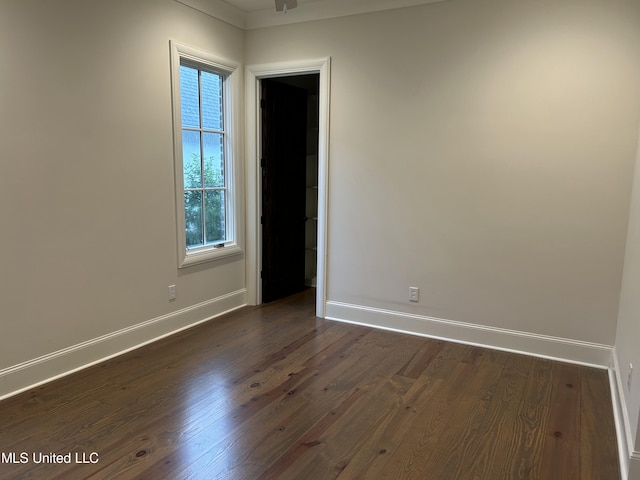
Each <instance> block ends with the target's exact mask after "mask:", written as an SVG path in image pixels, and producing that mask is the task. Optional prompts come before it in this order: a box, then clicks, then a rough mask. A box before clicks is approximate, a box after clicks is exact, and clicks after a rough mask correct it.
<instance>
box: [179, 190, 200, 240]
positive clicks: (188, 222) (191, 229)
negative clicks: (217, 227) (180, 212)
mask: <svg viewBox="0 0 640 480" xmlns="http://www.w3.org/2000/svg"><path fill="white" fill-rule="evenodd" d="M184 223H185V226H186V231H187V247H189V248H190V247H197V246H200V245H203V244H204V237H203V231H202V192H201V191H198V192H184Z"/></svg>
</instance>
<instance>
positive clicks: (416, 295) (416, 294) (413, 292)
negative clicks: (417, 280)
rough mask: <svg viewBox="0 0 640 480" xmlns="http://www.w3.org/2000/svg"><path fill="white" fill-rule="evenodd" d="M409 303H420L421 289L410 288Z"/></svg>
mask: <svg viewBox="0 0 640 480" xmlns="http://www.w3.org/2000/svg"><path fill="white" fill-rule="evenodd" d="M409 301H410V302H419V301H420V289H419V288H418V287H409Z"/></svg>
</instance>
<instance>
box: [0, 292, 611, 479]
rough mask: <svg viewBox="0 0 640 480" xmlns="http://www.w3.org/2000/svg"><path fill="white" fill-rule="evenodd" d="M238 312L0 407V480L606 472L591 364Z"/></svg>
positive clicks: (607, 411)
mask: <svg viewBox="0 0 640 480" xmlns="http://www.w3.org/2000/svg"><path fill="white" fill-rule="evenodd" d="M314 299H315V297H314V291H313V290H307V291H305V292H302V293H301V294H298V295H294V296H292V297H289V298H287V299H283V300H282V301H277V302H272V303H270V304H267V305H262V306H259V307H246V308H243V309H240V310H237V311H235V312H232V313H230V314H228V315H224V316H222V317H220V318H217V319H214V320H212V321H210V322H206V323H204V324H202V325H200V326H197V327H194V328H191V329H188V330H185V331H183V332H180V333H179V334H176V335H173V336H171V337H167V338H165V339H162V340H160V341H158V342H155V343H153V344H150V345H147V346H145V347H141V348H139V349H137V350H134V351H132V352H129V353H127V354H125V355H122V356H119V357H116V358H113V359H110V360H108V361H106V362H103V363H101V364H98V365H95V366H93V367H91V368H88V369H86V370H83V371H80V372H78V373H76V374H74V375H70V376H68V377H65V378H62V379H60V380H57V381H55V382H51V383H49V384H47V385H43V386H40V387H37V388H34V389H31V390H30V391H27V392H25V393H23V394H21V395H17V396H15V397H12V398H9V399H7V400H5V401H3V402H0V451H1V452H3V453H5V454H6V453H7V452H16V453H18V454H19V453H20V452H29V453H34V452H35V453H38V452H41V453H50V452H57V453H66V452H71V453H73V454H75V453H76V452H77V453H79V454H82V453H84V454H88V453H91V452H97V454H98V455H99V461H98V463H96V464H76V463H74V462H72V463H61V464H46V463H35V462H33V461H30V462H28V463H25V464H22V463H8V462H6V461H5V462H4V463H0V480H5V479H7V480H8V479H11V480H16V479H36V480H86V479H92V480H104V479H118V480H134V479H153V480H156V479H169V480H183V479H194V480H201V479H207V480H208V479H229V480H238V479H248V480H254V479H272V478H273V479H275V478H277V479H280V478H284V479H286V480H297V479H302V480H307V479H310V478H313V480H324V479H335V478H339V479H340V480H351V479H367V480H368V479H374V480H376V479H382V480H387V479H394V478H406V479H409V478H413V479H424V478H429V479H432V478H433V479H438V478H440V479H448V480H466V479H474V480H477V479H482V480H484V479H490V480H494V479H505V480H506V479H509V480H511V479H540V480H556V479H562V480H595V479H605V478H606V479H607V480H614V479H617V478H619V477H620V471H619V466H618V457H617V448H616V435H615V425H614V422H613V415H612V406H611V396H610V395H611V394H610V391H609V382H608V377H607V372H606V370H597V369H591V368H587V367H582V366H576V365H568V364H563V363H558V362H554V361H551V360H546V359H536V358H532V357H527V356H523V355H515V354H512V353H509V352H502V351H495V350H487V349H483V348H480V347H477V346H469V345H461V344H456V343H451V342H445V341H442V340H431V339H427V338H422V337H417V336H410V335H404V334H400V333H393V332H388V331H383V330H376V329H372V328H368V327H362V326H358V325H352V324H346V323H339V322H332V321H327V320H323V319H318V318H316V317H315V315H314V309H315V305H314Z"/></svg>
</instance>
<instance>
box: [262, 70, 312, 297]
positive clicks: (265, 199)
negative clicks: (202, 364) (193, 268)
mask: <svg viewBox="0 0 640 480" xmlns="http://www.w3.org/2000/svg"><path fill="white" fill-rule="evenodd" d="M319 83H320V76H319V74H307V75H295V76H286V77H278V78H266V79H262V80H261V99H260V106H261V138H262V142H261V143H262V144H261V162H260V165H261V171H262V176H261V177H262V178H261V182H262V188H261V190H262V199H261V200H262V211H261V224H262V274H261V278H262V301H263V303H266V302H270V301H273V300H276V299H278V298H283V297H286V296H288V295H292V294H294V293H297V292H299V291H301V290H304V289H305V288H307V287H315V273H316V265H317V250H316V245H317V232H318V228H317V221H318V218H317V217H318V214H317V211H318V125H319V121H318V120H319V111H318V94H319Z"/></svg>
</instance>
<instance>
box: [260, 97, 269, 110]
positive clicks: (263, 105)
mask: <svg viewBox="0 0 640 480" xmlns="http://www.w3.org/2000/svg"><path fill="white" fill-rule="evenodd" d="M266 104H267V102H265V101H264V98H261V99H260V108H264V107H265V105H266Z"/></svg>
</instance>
